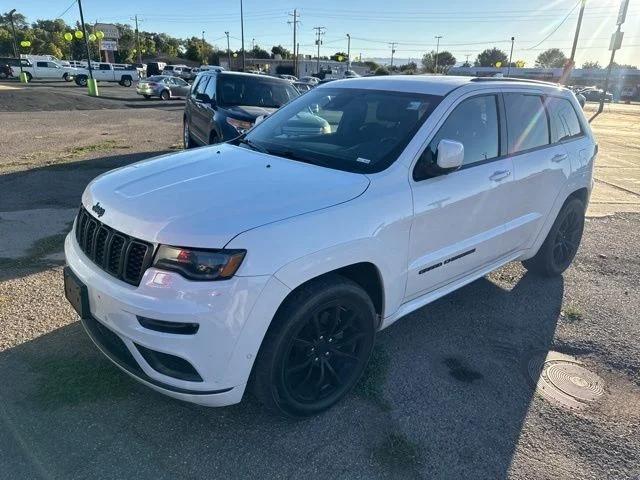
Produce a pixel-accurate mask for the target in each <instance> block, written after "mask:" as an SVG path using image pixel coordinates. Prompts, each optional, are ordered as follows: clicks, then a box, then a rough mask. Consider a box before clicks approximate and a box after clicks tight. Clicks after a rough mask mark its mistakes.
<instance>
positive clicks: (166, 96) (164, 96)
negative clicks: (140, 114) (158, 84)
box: [160, 90, 171, 100]
mask: <svg viewBox="0 0 640 480" xmlns="http://www.w3.org/2000/svg"><path fill="white" fill-rule="evenodd" d="M160 98H161V99H162V100H169V99H170V98H171V94H170V93H169V90H163V91H162V92H161V93H160Z"/></svg>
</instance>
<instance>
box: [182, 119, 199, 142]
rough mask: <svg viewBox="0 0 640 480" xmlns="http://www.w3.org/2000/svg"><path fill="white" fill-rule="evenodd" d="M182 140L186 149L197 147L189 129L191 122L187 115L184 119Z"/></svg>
mask: <svg viewBox="0 0 640 480" xmlns="http://www.w3.org/2000/svg"><path fill="white" fill-rule="evenodd" d="M182 142H183V144H184V148H185V150H188V149H190V148H193V147H195V146H196V145H195V143H193V140H192V139H191V132H190V131H189V122H187V119H186V117H185V118H184V119H183V120H182Z"/></svg>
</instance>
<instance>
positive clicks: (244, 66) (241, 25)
mask: <svg viewBox="0 0 640 480" xmlns="http://www.w3.org/2000/svg"><path fill="white" fill-rule="evenodd" d="M240 37H241V41H242V71H243V72H244V71H245V68H246V60H245V56H244V10H243V8H242V0H240Z"/></svg>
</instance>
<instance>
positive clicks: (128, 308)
mask: <svg viewBox="0 0 640 480" xmlns="http://www.w3.org/2000/svg"><path fill="white" fill-rule="evenodd" d="M319 119H320V120H322V122H321V123H323V124H328V125H330V128H323V129H314V128H313V127H314V126H316V125H318V123H320V122H319ZM305 122H308V123H309V125H310V128H308V129H291V128H288V125H289V124H291V123H296V124H303V123H305ZM596 153H597V146H596V143H595V141H594V137H593V135H592V133H591V130H590V129H589V125H588V123H587V122H586V121H585V118H584V116H583V114H582V110H581V109H580V106H579V105H578V102H577V101H576V98H575V96H574V95H573V93H571V92H570V91H569V90H567V89H565V88H561V87H559V86H555V85H551V84H545V83H539V82H529V81H515V80H511V79H493V78H491V79H480V78H458V77H431V78H430V77H420V76H406V77H393V76H392V77H385V78H380V77H374V78H358V79H352V80H341V81H335V82H331V83H328V84H326V85H322V86H320V87H318V88H316V89H314V90H312V91H310V92H309V93H307V94H305V95H303V96H301V97H299V98H297V99H295V100H293V101H291V102H290V103H288V104H287V105H285V106H284V107H282V108H281V109H280V110H278V111H276V112H275V113H273V114H272V115H270V116H269V117H267V118H266V119H265V120H264V121H262V122H261V123H259V124H258V125H256V126H255V127H254V128H253V129H251V130H250V131H249V132H247V133H246V134H244V135H242V136H241V137H239V138H237V139H236V140H235V141H232V142H231V143H228V144H222V145H215V146H211V147H204V148H198V149H194V150H188V151H184V152H181V153H176V154H171V155H166V156H162V157H158V158H154V159H151V160H147V161H143V162H140V163H136V164H133V165H130V166H127V167H123V168H120V169H117V170H114V171H112V172H109V173H107V174H105V175H102V176H100V177H98V178H97V179H95V180H94V181H93V182H91V184H90V185H89V186H88V187H87V189H86V190H85V192H84V194H83V197H82V207H81V209H80V212H79V213H78V216H77V218H76V221H75V224H74V227H73V230H72V232H71V233H70V234H69V235H68V237H67V239H66V242H65V253H66V258H67V263H68V267H67V268H66V269H65V291H66V295H67V298H68V299H69V300H70V302H71V303H72V304H73V305H74V307H75V308H76V310H77V311H78V313H79V315H80V317H81V319H82V322H83V324H84V326H85V328H86V330H87V332H88V334H89V335H90V336H91V338H92V339H93V341H94V342H95V343H96V344H97V346H98V347H99V348H100V350H102V351H103V352H104V354H105V355H107V356H108V357H109V358H110V359H111V360H112V361H113V362H114V363H115V364H116V365H118V366H119V367H121V368H122V369H123V370H124V371H126V372H127V373H129V374H130V375H131V376H133V377H135V378H136V379H138V380H139V381H141V382H142V383H144V384H146V385H148V386H149V387H151V388H153V389H155V390H158V391H160V392H162V393H165V394H167V395H170V396H172V397H175V398H179V399H182V400H186V401H190V402H195V403H199V404H202V405H211V406H221V405H229V404H233V403H237V402H239V401H240V400H241V399H242V396H243V393H244V391H245V388H246V387H247V385H250V386H251V388H252V389H253V391H254V392H255V394H256V395H257V397H258V398H259V399H260V400H261V401H262V402H263V403H264V404H265V405H266V406H267V407H270V408H272V409H274V410H276V411H280V412H283V413H285V414H288V415H293V416H305V415H311V414H315V413H317V412H319V411H321V410H323V409H325V408H328V407H329V406H331V405H332V404H334V403H335V402H336V401H338V399H340V398H341V397H342V396H344V395H345V394H346V393H347V392H348V391H349V389H351V388H352V387H353V385H354V384H355V383H356V382H357V380H358V378H359V376H360V374H361V373H362V371H363V369H364V367H365V365H366V363H367V361H368V359H369V355H370V352H371V349H372V347H373V343H374V337H375V334H376V332H377V331H379V330H381V329H383V328H385V327H387V326H389V325H391V324H392V323H393V322H395V321H396V320H398V319H399V318H401V317H402V316H404V315H406V314H408V313H409V312H412V311H414V310H416V309H417V308H420V307H422V306H423V305H425V304H427V303H429V302H432V301H433V300H435V299H437V298H438V297H441V296H443V295H445V294H447V293H449V292H451V291H453V290H455V289H457V288H460V287H462V286H463V285H465V284H468V283H469V282H471V281H473V280H475V279H477V278H478V277H481V276H483V275H485V274H487V273H488V272H491V271H492V270H495V269H497V268H499V267H500V266H502V265H504V264H506V263H507V262H511V261H514V260H520V261H523V263H524V265H525V267H526V268H527V269H528V270H530V271H532V272H535V273H537V274H541V275H544V276H553V275H560V274H561V273H562V272H563V271H564V270H565V269H566V268H567V267H568V266H569V264H570V263H571V261H572V260H573V258H574V256H575V254H576V251H577V249H578V245H579V243H580V240H581V236H582V230H583V225H584V214H585V209H586V206H587V202H588V199H589V194H590V191H591V187H592V171H593V164H594V158H595V156H596ZM534 300H535V301H544V299H534Z"/></svg>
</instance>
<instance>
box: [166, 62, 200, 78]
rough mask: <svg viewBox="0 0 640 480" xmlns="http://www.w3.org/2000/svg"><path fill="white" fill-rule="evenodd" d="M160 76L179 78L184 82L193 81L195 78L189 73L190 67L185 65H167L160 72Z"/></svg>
mask: <svg viewBox="0 0 640 480" xmlns="http://www.w3.org/2000/svg"><path fill="white" fill-rule="evenodd" d="M162 74H163V75H171V76H174V77H180V78H182V79H184V80H193V79H194V78H195V75H194V74H193V73H192V72H191V67H187V66H186V65H167V66H166V67H164V70H162Z"/></svg>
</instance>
